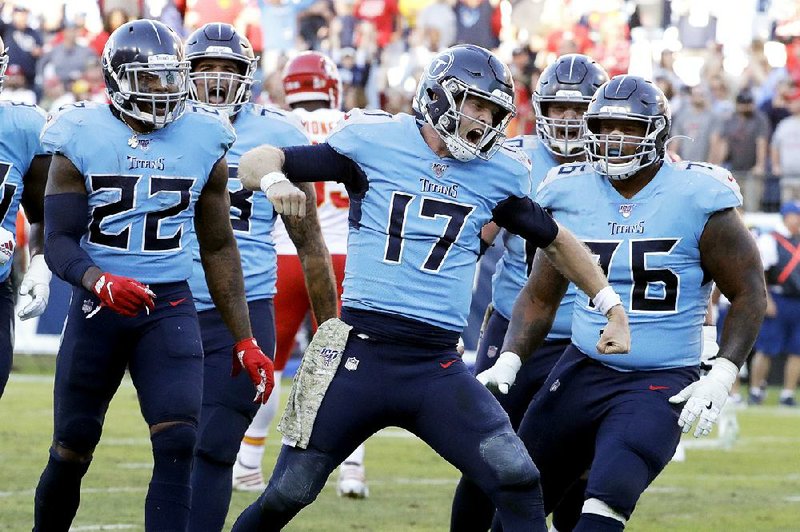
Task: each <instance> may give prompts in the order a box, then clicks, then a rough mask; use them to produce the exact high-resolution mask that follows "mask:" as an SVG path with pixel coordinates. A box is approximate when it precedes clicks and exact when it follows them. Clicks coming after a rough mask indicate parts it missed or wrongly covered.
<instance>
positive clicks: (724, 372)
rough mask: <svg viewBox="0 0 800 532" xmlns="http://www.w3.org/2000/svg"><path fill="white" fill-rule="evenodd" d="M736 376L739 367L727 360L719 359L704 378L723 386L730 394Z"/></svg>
mask: <svg viewBox="0 0 800 532" xmlns="http://www.w3.org/2000/svg"><path fill="white" fill-rule="evenodd" d="M738 376H739V366H737V365H736V364H734V363H733V362H731V361H730V360H728V359H727V358H722V357H720V358H718V359H717V360H716V361H715V362H714V367H713V368H711V371H709V372H708V375H707V376H706V378H710V379H714V380H715V381H717V382H719V383H720V384H722V385H723V386H725V387H726V389H727V390H728V392H730V391H731V388H733V383H734V382H736V378H737V377H738Z"/></svg>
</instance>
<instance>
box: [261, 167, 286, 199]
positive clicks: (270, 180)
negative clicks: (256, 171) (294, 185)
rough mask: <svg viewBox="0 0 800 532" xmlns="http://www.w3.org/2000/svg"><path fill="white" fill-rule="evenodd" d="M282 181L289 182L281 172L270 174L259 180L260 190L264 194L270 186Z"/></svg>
mask: <svg viewBox="0 0 800 532" xmlns="http://www.w3.org/2000/svg"><path fill="white" fill-rule="evenodd" d="M282 181H289V180H288V179H287V178H286V176H285V175H283V172H270V173H268V174H266V175H265V176H264V177H262V178H261V190H262V191H263V192H264V194H266V193H267V191H268V190H269V188H270V187H271V186H272V185H274V184H276V183H280V182H282Z"/></svg>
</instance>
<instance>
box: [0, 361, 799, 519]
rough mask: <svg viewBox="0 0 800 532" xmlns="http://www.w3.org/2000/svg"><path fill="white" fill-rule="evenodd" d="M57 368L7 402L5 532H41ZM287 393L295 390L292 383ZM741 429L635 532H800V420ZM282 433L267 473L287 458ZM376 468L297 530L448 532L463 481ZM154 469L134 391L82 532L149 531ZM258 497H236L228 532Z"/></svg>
mask: <svg viewBox="0 0 800 532" xmlns="http://www.w3.org/2000/svg"><path fill="white" fill-rule="evenodd" d="M20 358H23V357H20ZM51 365H52V363H51V362H50V361H48V360H41V359H27V360H26V359H23V360H18V361H17V368H18V370H17V371H16V372H15V373H14V374H13V375H12V378H11V381H10V382H9V384H8V386H7V388H6V391H5V395H4V397H3V398H2V400H1V401H0V472H1V473H0V530H10V531H23V530H30V529H31V525H32V522H33V517H32V515H33V492H34V489H35V487H36V483H37V481H38V477H39V475H40V473H41V471H42V469H43V468H44V465H45V463H46V461H47V448H48V446H49V443H50V442H49V439H50V436H51V431H52V377H51V376H50V375H49V373H50V372H51V367H50V366H51ZM284 384H285V385H286V386H284V390H287V389H288V386H289V384H290V383H289V382H288V381H287V382H285V383H284ZM775 395H776V393H775V392H774V391H772V393H771V399H773V402H774V398H775ZM739 423H740V426H741V435H740V437H739V439H738V441H737V442H736V444H735V445H734V447H733V448H732V449H731V450H728V451H723V450H720V449H703V448H690V449H689V450H688V451H687V455H688V457H687V460H686V462H682V463H671V464H670V465H669V466H668V467H667V469H666V471H665V472H664V473H662V475H661V476H660V477H659V478H658V479H657V480H656V482H655V483H654V484H653V485H652V486H651V487H650V489H648V491H647V492H646V493H645V494H644V496H643V497H642V500H641V501H640V503H639V506H638V508H637V511H636V513H635V514H634V516H633V518H632V520H631V521H630V523H629V526H628V530H631V531H664V530H669V531H705V530H708V531H725V532H733V531H740V530H741V531H759V532H761V531H790V530H791V531H797V530H800V412H798V411H796V410H789V409H779V408H777V407H774V406H764V407H759V408H750V409H745V410H743V411H740V412H739ZM274 434H275V433H274V432H273V433H272V436H273V437H272V439H271V440H270V442H269V444H268V450H267V453H266V458H265V463H264V468H265V470H266V471H270V470H271V468H272V465H273V463H274V460H275V456H276V454H277V450H278V439H277V438H275V437H274ZM366 465H367V475H368V479H369V483H370V498H369V499H367V500H365V501H355V500H341V499H339V498H338V497H337V496H336V493H335V487H334V480H335V478H334V477H331V480H330V481H329V483H328V485H327V486H326V487H325V489H324V490H323V492H322V493H321V494H320V496H319V498H318V499H317V501H316V502H315V503H314V504H313V505H312V506H311V507H309V508H308V509H306V510H304V511H303V512H302V513H301V514H300V515H299V516H298V518H297V519H296V520H295V521H293V522H292V523H291V524H290V526H289V527H288V528H287V530H298V531H305V530H308V531H311V530H313V531H325V532H327V531H348V530H368V531H409V530H415V531H423V530H428V531H441V530H447V528H448V524H449V514H450V503H451V497H452V494H453V489H454V488H455V484H456V481H457V479H458V474H457V471H456V470H455V469H454V468H453V467H451V466H450V465H449V464H447V463H446V462H444V461H443V460H442V459H441V458H439V457H438V456H437V455H436V454H435V453H434V452H433V451H431V450H430V449H428V448H427V447H426V446H425V445H424V444H423V443H422V442H420V441H419V440H417V439H416V438H414V437H411V436H410V435H408V433H406V432H404V431H401V430H399V429H387V430H385V431H383V432H381V433H379V434H377V435H376V436H375V437H374V438H372V439H371V440H370V441H369V443H368V445H367V457H366ZM150 468H151V456H150V447H149V439H148V437H147V428H146V426H145V424H144V421H143V420H142V419H141V415H140V413H139V409H138V405H137V403H136V394H135V391H134V389H133V387H132V386H131V385H130V383H129V382H125V383H124V384H123V386H122V387H121V388H120V391H119V392H118V393H117V396H116V398H115V400H114V402H113V403H112V405H111V410H110V412H109V415H108V420H107V422H106V426H105V431H104V434H103V439H102V441H101V443H100V446H99V447H98V449H97V452H96V453H95V459H94V462H93V464H92V467H91V469H90V470H89V473H88V474H87V476H86V477H85V478H84V481H83V490H82V503H81V508H80V510H79V512H78V515H77V517H76V519H75V522H74V525H73V530H76V531H78V530H142V529H143V505H144V496H145V488H146V486H147V483H148V481H149V475H150ZM620 474H621V475H624V474H625V472H624V471H620ZM254 498H255V495H254V494H243V493H235V494H234V497H233V501H232V503H231V510H230V513H229V519H228V525H227V527H226V529H229V528H230V525H231V524H232V523H233V520H234V519H235V517H236V516H237V515H238V513H239V512H240V511H241V510H242V509H243V508H244V507H245V506H246V505H247V504H249V503H250V502H251V501H252V500H253V499H254Z"/></svg>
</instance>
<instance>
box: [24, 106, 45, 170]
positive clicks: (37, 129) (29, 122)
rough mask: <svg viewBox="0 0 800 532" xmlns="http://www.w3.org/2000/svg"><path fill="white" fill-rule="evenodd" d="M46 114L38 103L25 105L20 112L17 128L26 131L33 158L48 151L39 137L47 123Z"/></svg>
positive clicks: (26, 141) (27, 144)
mask: <svg viewBox="0 0 800 532" xmlns="http://www.w3.org/2000/svg"><path fill="white" fill-rule="evenodd" d="M46 116H47V115H46V113H45V112H44V111H43V110H42V109H41V107H38V106H36V105H31V106H28V105H25V106H24V110H23V111H22V112H21V113H20V116H19V119H18V123H17V130H18V131H19V132H21V133H23V132H24V135H25V143H26V146H27V152H28V153H29V154H30V155H31V159H32V158H33V157H36V156H37V155H45V154H46V153H47V152H46V151H45V150H44V148H43V147H42V142H41V140H40V137H39V135H40V134H41V132H42V128H43V127H44V125H45V119H46Z"/></svg>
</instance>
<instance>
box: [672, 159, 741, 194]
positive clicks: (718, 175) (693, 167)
mask: <svg viewBox="0 0 800 532" xmlns="http://www.w3.org/2000/svg"><path fill="white" fill-rule="evenodd" d="M673 167H674V168H675V169H676V170H685V171H691V172H696V173H698V174H703V175H707V176H711V177H713V178H714V179H716V180H717V181H719V182H720V183H722V184H723V185H725V186H726V187H728V188H729V189H731V190H733V191H734V192H737V193H738V192H739V184H738V183H737V182H736V180H735V179H734V178H733V175H732V174H731V173H730V171H729V170H726V169H725V168H722V167H721V166H717V165H715V164H711V163H698V162H694V161H680V162H677V163H673Z"/></svg>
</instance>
